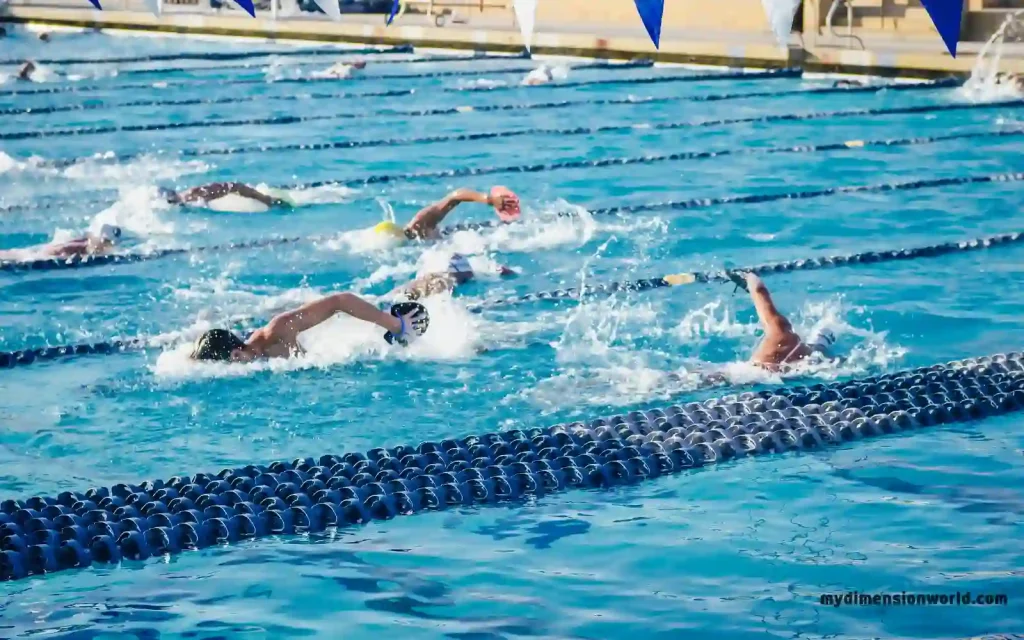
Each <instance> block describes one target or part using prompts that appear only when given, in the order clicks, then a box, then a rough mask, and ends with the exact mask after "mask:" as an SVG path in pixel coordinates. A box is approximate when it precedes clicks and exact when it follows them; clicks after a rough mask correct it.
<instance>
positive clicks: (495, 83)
mask: <svg viewBox="0 0 1024 640" xmlns="http://www.w3.org/2000/svg"><path fill="white" fill-rule="evenodd" d="M505 86H508V83H507V82H505V81H503V80H491V79H489V78H474V79H472V80H459V81H458V82H457V83H455V88H456V89H463V90H466V89H493V88H495V87H505Z"/></svg>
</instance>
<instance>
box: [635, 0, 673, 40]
mask: <svg viewBox="0 0 1024 640" xmlns="http://www.w3.org/2000/svg"><path fill="white" fill-rule="evenodd" d="M633 1H634V2H636V10H637V11H638V12H639V13H640V19H641V20H643V22H644V28H645V29H647V35H649V36H651V42H653V43H654V48H655V49H657V48H658V47H660V46H661V16H662V14H664V13H665V0H633Z"/></svg>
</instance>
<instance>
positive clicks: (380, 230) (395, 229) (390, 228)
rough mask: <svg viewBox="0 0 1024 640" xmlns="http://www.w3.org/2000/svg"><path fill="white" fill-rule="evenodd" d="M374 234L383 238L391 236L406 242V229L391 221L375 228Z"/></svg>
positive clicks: (386, 221)
mask: <svg viewBox="0 0 1024 640" xmlns="http://www.w3.org/2000/svg"><path fill="white" fill-rule="evenodd" d="M373 232H374V233H376V234H377V235H381V236H391V237H392V238H401V239H402V240H405V229H403V228H402V227H400V226H398V225H397V224H395V223H394V222H391V221H390V220H385V221H384V222H381V223H379V224H378V225H377V226H375V227H374V228H373Z"/></svg>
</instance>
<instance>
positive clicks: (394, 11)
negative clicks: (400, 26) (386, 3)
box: [387, 0, 401, 27]
mask: <svg viewBox="0 0 1024 640" xmlns="http://www.w3.org/2000/svg"><path fill="white" fill-rule="evenodd" d="M399 9H401V5H400V0H394V1H393V2H392V3H391V11H389V12H388V22H387V24H388V26H389V27H390V26H391V22H392V21H393V20H394V19H395V16H396V15H397V14H398V10H399Z"/></svg>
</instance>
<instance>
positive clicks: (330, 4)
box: [271, 0, 341, 22]
mask: <svg viewBox="0 0 1024 640" xmlns="http://www.w3.org/2000/svg"><path fill="white" fill-rule="evenodd" d="M271 2H276V0H271ZM313 2H315V3H316V6H318V7H320V10H321V11H323V12H324V13H326V14H327V15H329V16H330V17H331V20H334V21H335V22H338V21H340V20H341V5H340V4H338V0H313Z"/></svg>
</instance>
